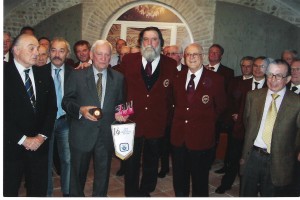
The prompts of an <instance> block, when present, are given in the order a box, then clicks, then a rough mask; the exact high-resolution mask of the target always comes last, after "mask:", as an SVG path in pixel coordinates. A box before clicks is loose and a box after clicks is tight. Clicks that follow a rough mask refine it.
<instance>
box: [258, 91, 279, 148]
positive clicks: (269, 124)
mask: <svg viewBox="0 0 300 200" xmlns="http://www.w3.org/2000/svg"><path fill="white" fill-rule="evenodd" d="M278 97H279V95H278V94H276V93H274V94H272V102H271V105H270V107H269V110H268V113H267V118H266V122H265V128H264V132H263V135H262V139H263V141H264V142H265V143H266V145H267V151H268V153H270V152H271V140H272V132H273V128H274V123H275V120H276V117H277V108H276V99H277V98H278Z"/></svg>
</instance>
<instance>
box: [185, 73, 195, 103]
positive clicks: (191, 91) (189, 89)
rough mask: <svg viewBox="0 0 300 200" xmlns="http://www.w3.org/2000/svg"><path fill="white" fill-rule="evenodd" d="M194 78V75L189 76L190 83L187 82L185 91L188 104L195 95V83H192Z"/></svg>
mask: <svg viewBox="0 0 300 200" xmlns="http://www.w3.org/2000/svg"><path fill="white" fill-rule="evenodd" d="M195 77H196V76H195V74H191V78H190V81H189V83H188V86H187V89H186V90H187V95H188V101H189V102H191V101H192V97H193V95H194V93H195V82H194V78H195Z"/></svg>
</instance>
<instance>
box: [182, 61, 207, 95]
mask: <svg viewBox="0 0 300 200" xmlns="http://www.w3.org/2000/svg"><path fill="white" fill-rule="evenodd" d="M202 72H203V66H202V67H201V69H199V70H198V71H196V72H195V73H192V72H191V71H190V70H188V73H187V75H186V82H185V89H187V86H188V84H189V82H190V79H191V75H192V74H195V78H194V80H193V81H194V84H195V90H196V88H197V86H198V83H199V81H200V78H201V76H202Z"/></svg>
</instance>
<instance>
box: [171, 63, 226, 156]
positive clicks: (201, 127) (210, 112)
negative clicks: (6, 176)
mask: <svg viewBox="0 0 300 200" xmlns="http://www.w3.org/2000/svg"><path fill="white" fill-rule="evenodd" d="M186 76H187V70H186V71H181V72H179V73H178V77H177V78H176V80H175V81H174V105H175V111H174V118H173V123H172V130H171V144H172V145H174V146H177V147H178V146H181V145H183V144H185V145H186V147H187V148H188V149H191V150H206V149H210V148H212V147H214V146H215V124H216V121H217V119H218V117H219V115H220V114H221V113H222V112H223V111H224V109H225V107H226V93H225V89H224V87H223V85H224V78H223V77H222V76H221V75H219V74H217V73H215V72H212V71H210V70H207V69H205V68H203V73H202V76H201V78H200V81H199V83H198V86H197V88H196V91H195V94H194V96H193V98H192V102H191V103H189V102H188V100H187V92H186V88H185V84H186Z"/></svg>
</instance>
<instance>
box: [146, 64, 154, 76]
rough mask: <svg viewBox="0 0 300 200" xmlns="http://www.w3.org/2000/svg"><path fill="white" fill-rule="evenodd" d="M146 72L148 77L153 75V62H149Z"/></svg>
mask: <svg viewBox="0 0 300 200" xmlns="http://www.w3.org/2000/svg"><path fill="white" fill-rule="evenodd" d="M145 71H146V74H147V76H151V75H152V65H151V62H147V65H146V68H145Z"/></svg>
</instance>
